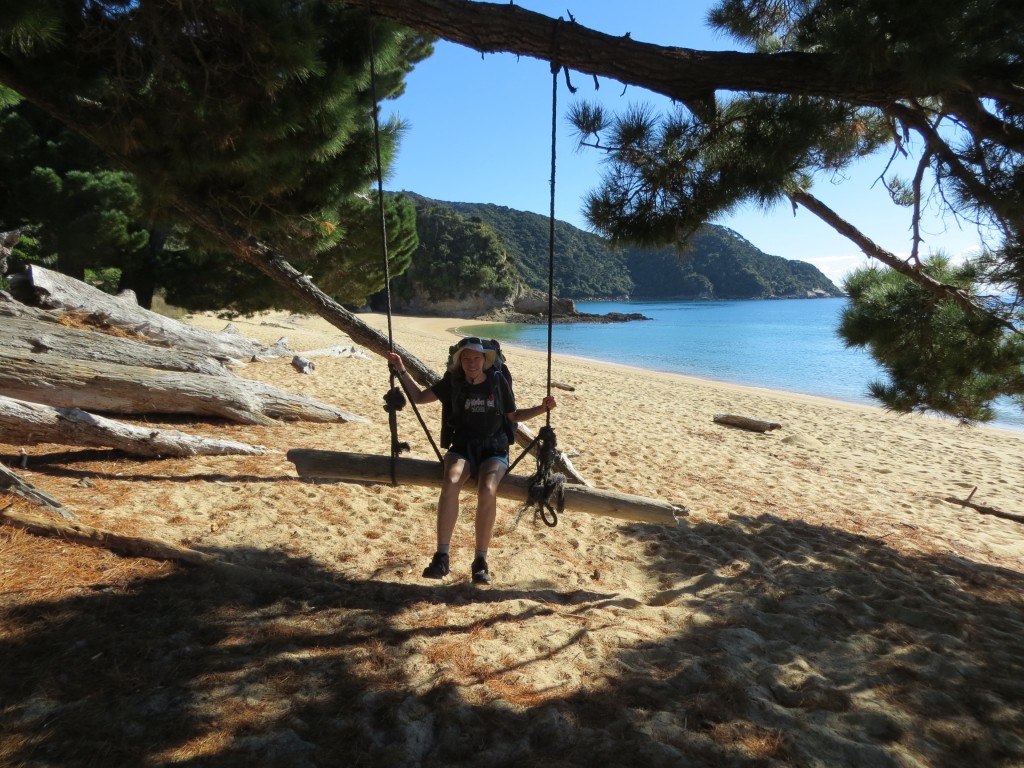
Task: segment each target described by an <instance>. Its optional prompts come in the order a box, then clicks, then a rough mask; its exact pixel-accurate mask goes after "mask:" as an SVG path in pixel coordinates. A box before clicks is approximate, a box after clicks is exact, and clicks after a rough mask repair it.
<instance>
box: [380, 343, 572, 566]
mask: <svg viewBox="0 0 1024 768" xmlns="http://www.w3.org/2000/svg"><path fill="white" fill-rule="evenodd" d="M496 356H497V352H496V351H495V350H493V349H487V348H485V347H484V344H483V342H482V341H481V340H480V339H478V338H475V337H472V336H470V337H467V338H464V339H462V340H460V341H459V343H458V344H457V345H456V347H455V351H454V352H453V353H452V356H451V359H450V362H449V365H448V370H447V371H445V374H444V376H443V377H442V378H441V380H440V381H439V382H437V383H436V384H434V385H433V386H431V387H429V388H428V389H420V388H419V387H418V386H417V385H416V382H415V381H413V379H412V376H410V375H409V372H408V371H407V370H406V369H405V364H404V363H403V362H402V358H401V357H400V356H399V355H397V354H396V353H394V352H391V353H389V354H388V362H389V363H390V364H391V367H392V369H393V370H394V371H395V372H396V374H397V375H398V377H399V378H400V379H401V380H402V383H403V384H404V385H405V387H406V391H407V393H408V396H409V399H410V400H412V401H413V402H415V403H416V404H423V403H432V402H435V401H440V402H442V403H444V402H452V408H453V414H454V416H453V424H452V426H453V427H454V431H453V433H452V436H451V447H450V448H449V449H448V452H447V453H446V454H445V457H444V470H443V473H444V474H443V477H442V481H441V495H440V498H439V499H438V502H437V551H436V552H435V553H434V557H433V559H431V561H430V565H428V566H427V567H426V569H424V571H423V577H424V578H427V579H442V578H444V577H445V576H447V575H448V574H449V572H450V570H451V569H450V568H449V565H448V550H449V547H450V545H451V540H452V534H453V533H454V532H455V523H456V521H457V520H458V517H459V494H460V492H461V491H462V487H463V486H464V485H465V484H466V482H467V481H468V480H469V479H470V478H471V477H476V478H477V501H476V554H475V556H474V559H473V564H472V566H471V568H470V573H471V574H472V578H473V583H474V584H490V583H491V573H490V570H489V568H488V566H487V547H488V546H489V544H490V542H491V535H492V533H493V531H494V521H495V517H496V514H497V501H498V484H499V483H500V482H501V479H502V478H503V477H504V476H505V473H506V472H507V471H508V466H509V460H508V450H509V437H508V435H509V432H510V431H511V430H509V431H506V422H507V423H509V424H511V425H512V428H513V429H514V425H515V424H516V423H517V422H520V421H526V420H528V419H532V418H534V417H535V416H539V415H540V414H542V413H547V412H548V411H550V410H551V409H552V408H554V407H555V405H556V403H555V398H554V397H552V396H551V395H548V396H547V397H545V398H544V400H543V402H542V403H541V404H540V405H537V406H534V407H533V408H521V409H517V408H516V400H515V395H514V394H513V392H512V388H511V386H509V383H508V381H507V380H506V379H505V377H504V376H502V375H500V374H498V373H497V372H495V373H494V374H489V373H488V372H489V371H491V368H492V366H493V365H494V361H495V358H496ZM499 409H500V410H499Z"/></svg>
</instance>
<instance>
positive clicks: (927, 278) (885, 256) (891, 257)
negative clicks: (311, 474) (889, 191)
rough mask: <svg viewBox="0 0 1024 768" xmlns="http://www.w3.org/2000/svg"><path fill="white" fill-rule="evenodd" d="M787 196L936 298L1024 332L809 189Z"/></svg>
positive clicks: (1023, 333) (1017, 331)
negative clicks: (888, 247)
mask: <svg viewBox="0 0 1024 768" xmlns="http://www.w3.org/2000/svg"><path fill="white" fill-rule="evenodd" d="M787 196H788V197H789V199H790V200H791V201H792V202H793V203H794V204H797V205H802V206H803V207H804V208H806V209H807V210H808V211H810V212H811V213H813V214H814V215H815V216H817V217H818V218H819V219H821V220H822V221H823V222H825V223H826V224H828V225H829V226H830V227H832V229H834V230H835V231H836V232H838V233H839V234H841V235H842V236H843V237H845V238H847V239H848V240H850V241H851V242H853V243H854V244H855V245H856V246H857V247H858V248H860V250H861V252H862V253H863V254H864V255H865V256H868V257H870V258H872V259H877V260H878V261H880V262H882V263H883V264H885V265H886V266H887V267H889V268H890V269H893V270H895V271H896V272H899V273H900V274H901V275H904V276H906V277H908V278H910V279H911V280H913V281H914V282H915V283H917V284H918V285H920V286H921V287H922V288H924V289H925V290H927V291H928V292H929V293H931V294H932V295H933V296H935V297H936V298H937V299H942V300H946V301H952V302H954V303H956V304H958V305H959V306H961V307H963V308H964V309H965V310H966V311H967V312H970V313H971V314H975V315H984V316H985V317H990V318H992V319H994V320H995V321H996V322H998V323H999V324H1000V325H1001V326H1003V327H1004V328H1006V329H1007V330H1009V331H1011V332H1013V333H1016V334H1018V335H1022V336H1024V332H1022V331H1021V330H1020V329H1018V328H1017V327H1016V326H1015V325H1013V323H1011V322H1010V321H1008V320H1006V319H1005V318H1003V317H1000V316H999V315H997V314H995V313H993V312H991V311H989V310H988V309H986V308H985V307H982V306H979V305H978V304H976V303H975V302H974V300H973V299H972V298H971V297H970V296H969V295H968V294H967V293H965V292H964V291H963V289H961V288H958V287H956V286H955V285H948V284H946V283H943V282H940V281H938V280H936V279H935V278H934V277H932V276H931V275H928V274H926V273H925V272H924V271H923V270H922V269H920V268H919V267H916V266H913V265H911V264H909V263H908V262H906V261H904V260H903V259H901V258H899V257H898V256H897V255H896V254H894V253H892V252H890V251H887V250H885V249H884V248H882V247H881V246H880V245H878V244H877V243H875V242H874V241H873V240H872V239H871V238H870V237H868V236H867V235H865V234H864V233H863V232H861V231H860V230H859V229H857V228H856V227H855V226H853V224H851V223H850V222H848V221H847V220H846V219H844V218H842V217H841V216H840V215H839V214H837V213H836V212H835V211H833V210H832V209H831V208H829V207H828V206H827V205H825V204H824V203H823V202H821V200H819V199H818V198H816V197H814V196H813V195H811V194H809V193H808V192H806V191H804V190H802V189H799V190H795V191H790V192H788V193H787Z"/></svg>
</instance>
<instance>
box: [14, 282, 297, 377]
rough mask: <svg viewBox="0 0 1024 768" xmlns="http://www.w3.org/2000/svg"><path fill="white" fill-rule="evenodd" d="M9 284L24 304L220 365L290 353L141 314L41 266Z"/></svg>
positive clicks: (123, 301) (124, 301)
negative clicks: (71, 314) (81, 317)
mask: <svg viewBox="0 0 1024 768" xmlns="http://www.w3.org/2000/svg"><path fill="white" fill-rule="evenodd" d="M9 282H10V284H11V290H12V292H13V293H14V294H15V296H16V298H19V299H21V300H22V302H23V303H26V304H38V305H40V306H42V307H47V308H50V309H63V310H74V311H77V312H82V313H84V314H86V315H88V316H90V317H92V318H95V319H96V320H98V321H100V322H108V323H110V324H112V325H116V326H118V327H119V328H124V329H126V330H132V331H134V332H135V333H137V334H139V335H140V336H144V337H146V338H148V339H154V340H157V341H160V342H163V343H165V344H168V345H170V346H174V347H176V348H178V349H188V350H192V351H194V352H200V353H202V354H205V355H211V356H213V357H216V358H217V359H219V360H223V361H225V362H232V363H239V362H242V361H246V360H251V359H252V358H253V357H268V358H269V357H281V356H282V355H290V354H291V352H290V351H289V350H286V349H281V348H276V347H272V346H271V347H268V346H267V345H266V344H261V343H260V342H258V341H256V340H254V339H246V338H244V337H242V336H238V335H235V334H227V333H211V332H209V331H204V330H202V329H201V328H195V327H193V326H190V325H187V324H186V323H181V322H178V321H177V320H173V319H171V318H169V317H164V316H163V315H160V314H157V313H156V312H150V311H149V310H148V309H143V308H142V307H140V306H139V305H138V304H136V303H135V302H134V301H131V300H128V299H126V298H123V297H118V296H111V295H110V294H107V293H104V292H103V291H100V290H98V289H96V288H93V287H92V286H91V285H87V284H86V283H83V282H81V281H80V280H75V279H74V278H71V277H68V276H66V275H62V274H60V273H59V272H52V271H50V270H48V269H44V268H43V267H39V266H31V267H29V268H28V270H27V272H26V273H24V274H20V275H11V276H10V278H9Z"/></svg>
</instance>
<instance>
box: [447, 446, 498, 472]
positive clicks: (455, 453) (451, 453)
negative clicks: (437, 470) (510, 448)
mask: <svg viewBox="0 0 1024 768" xmlns="http://www.w3.org/2000/svg"><path fill="white" fill-rule="evenodd" d="M445 455H446V456H458V457H459V458H460V459H464V460H465V461H469V456H467V455H466V454H464V453H460V452H459V451H454V450H452V449H451V448H449V449H448V453H447V454H445ZM487 461H500V462H501V463H502V464H504V465H505V467H506V468H507V467H508V454H507V453H501V454H498V455H497V456H488V457H487V458H486V459H484V460H483V461H481V462H480V463H481V464H483V463H484V462H487Z"/></svg>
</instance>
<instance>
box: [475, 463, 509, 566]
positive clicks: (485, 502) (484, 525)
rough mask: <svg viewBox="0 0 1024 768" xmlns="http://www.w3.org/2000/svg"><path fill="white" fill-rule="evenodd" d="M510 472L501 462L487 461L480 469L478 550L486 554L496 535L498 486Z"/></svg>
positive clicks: (477, 496)
mask: <svg viewBox="0 0 1024 768" xmlns="http://www.w3.org/2000/svg"><path fill="white" fill-rule="evenodd" d="M507 471H508V467H506V466H505V465H504V464H503V463H501V462H500V461H485V462H484V464H483V466H482V467H481V468H480V473H479V474H480V479H479V481H478V482H477V490H476V549H477V552H486V551H487V548H488V547H489V546H490V544H491V536H492V535H493V534H494V520H495V517H496V516H497V505H498V485H499V484H500V483H501V479H502V478H503V477H504V476H505V473H506V472H507Z"/></svg>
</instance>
